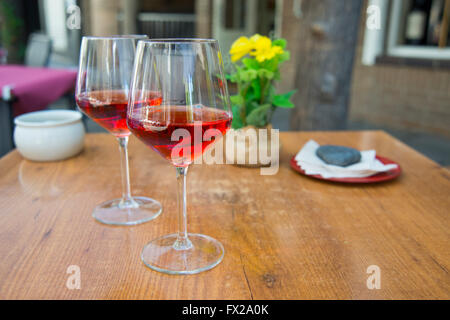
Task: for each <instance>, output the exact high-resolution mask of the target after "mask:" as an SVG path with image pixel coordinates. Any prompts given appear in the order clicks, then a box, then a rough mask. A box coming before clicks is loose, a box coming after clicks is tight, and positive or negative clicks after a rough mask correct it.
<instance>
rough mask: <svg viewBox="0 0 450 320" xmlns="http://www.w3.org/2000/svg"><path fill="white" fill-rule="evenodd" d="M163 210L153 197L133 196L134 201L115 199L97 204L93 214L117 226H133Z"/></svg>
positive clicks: (103, 221)
mask: <svg viewBox="0 0 450 320" xmlns="http://www.w3.org/2000/svg"><path fill="white" fill-rule="evenodd" d="M161 212H162V206H161V204H160V203H159V202H158V201H156V200H153V199H151V198H146V197H133V201H132V203H125V204H124V203H123V201H122V199H114V200H110V201H107V202H104V203H102V204H100V205H99V206H97V207H96V208H95V209H94V212H93V213H92V216H93V217H94V218H95V219H96V220H97V221H98V222H101V223H104V224H109V225H115V226H133V225H137V224H141V223H144V222H148V221H150V220H153V219H155V218H156V217H158V216H159V215H160V214H161Z"/></svg>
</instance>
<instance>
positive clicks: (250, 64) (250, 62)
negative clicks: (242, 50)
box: [242, 58, 260, 70]
mask: <svg viewBox="0 0 450 320" xmlns="http://www.w3.org/2000/svg"><path fill="white" fill-rule="evenodd" d="M242 63H243V64H244V66H246V67H247V68H248V69H255V70H258V69H259V68H260V66H259V62H258V61H256V60H255V59H251V58H245V59H242Z"/></svg>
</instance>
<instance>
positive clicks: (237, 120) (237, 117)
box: [231, 105, 244, 129]
mask: <svg viewBox="0 0 450 320" xmlns="http://www.w3.org/2000/svg"><path fill="white" fill-rule="evenodd" d="M231 111H232V112H233V121H232V123H231V127H232V128H233V129H239V128H242V127H243V126H244V124H243V123H242V119H241V114H240V108H239V107H238V106H236V105H234V106H232V107H231Z"/></svg>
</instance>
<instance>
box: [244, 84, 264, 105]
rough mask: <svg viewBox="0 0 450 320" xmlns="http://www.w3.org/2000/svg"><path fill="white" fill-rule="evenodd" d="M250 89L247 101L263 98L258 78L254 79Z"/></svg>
mask: <svg viewBox="0 0 450 320" xmlns="http://www.w3.org/2000/svg"><path fill="white" fill-rule="evenodd" d="M250 89H251V90H249V91H248V93H247V96H246V99H247V101H250V100H259V99H260V98H261V83H260V81H259V79H258V78H256V79H255V80H253V81H252V84H251V86H250Z"/></svg>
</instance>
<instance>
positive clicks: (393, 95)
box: [349, 19, 450, 137]
mask: <svg viewBox="0 0 450 320" xmlns="http://www.w3.org/2000/svg"><path fill="white" fill-rule="evenodd" d="M364 22H365V19H361V26H360V36H359V44H358V48H357V55H356V57H355V65H354V70H353V86H352V92H351V99H350V114H349V119H350V121H363V122H368V123H372V124H374V125H383V126H386V127H392V128H397V129H398V128H400V129H402V128H408V129H411V128H415V129H418V130H424V131H428V132H434V133H440V134H443V135H446V136H449V137H450V69H443V68H425V67H412V66H401V65H398V66H397V65H375V66H364V65H362V64H361V53H362V40H363V36H364V27H365V26H364Z"/></svg>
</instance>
